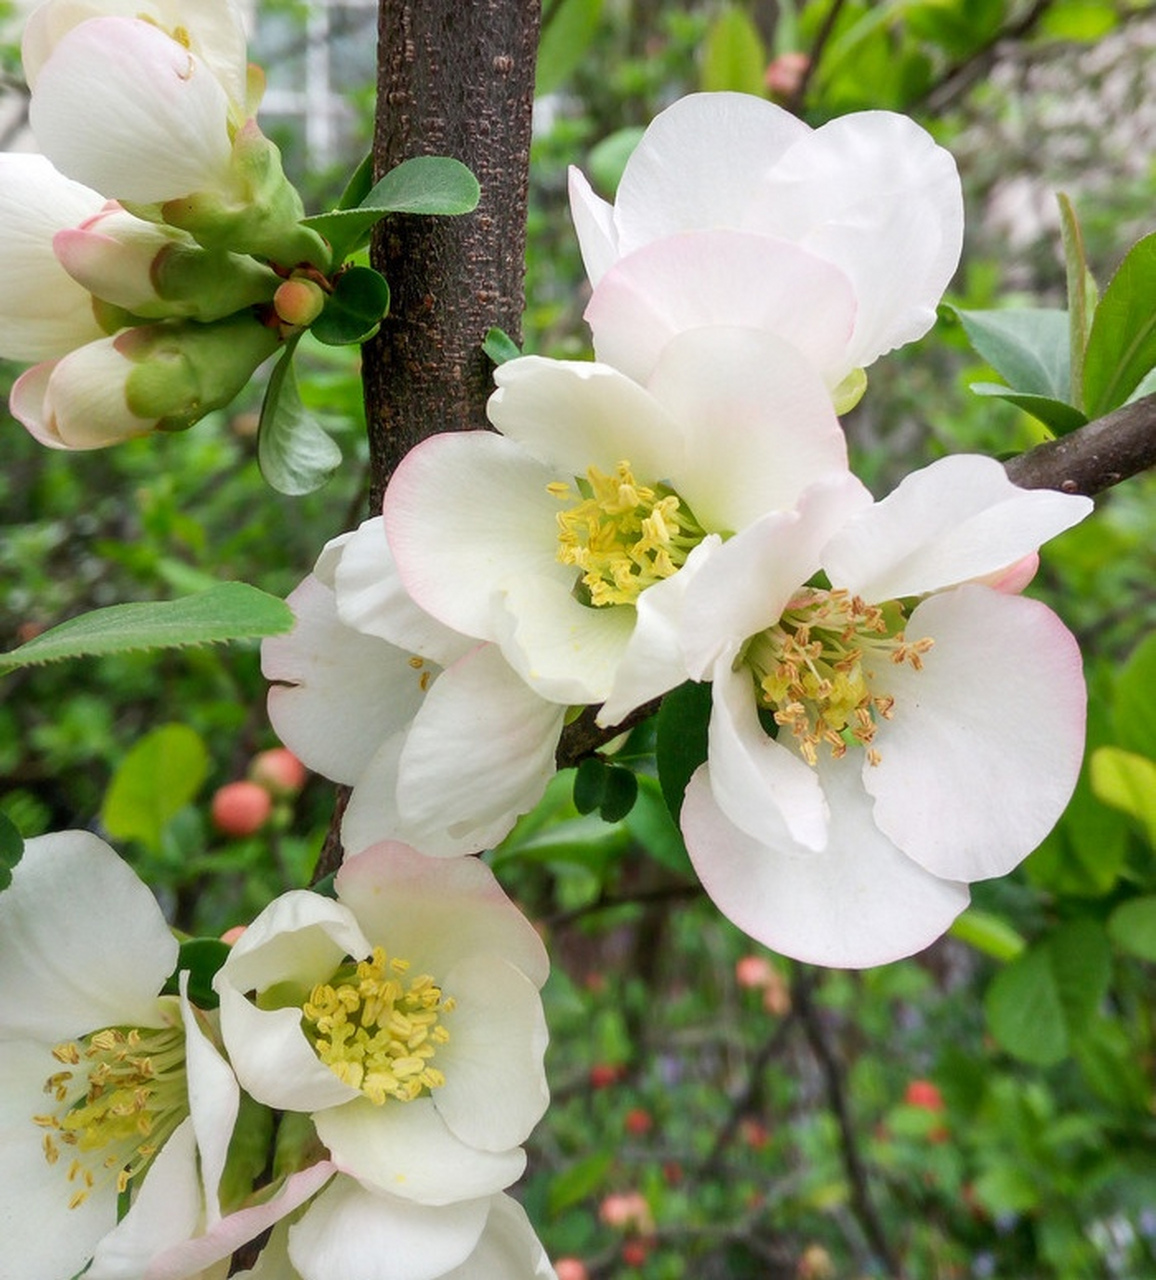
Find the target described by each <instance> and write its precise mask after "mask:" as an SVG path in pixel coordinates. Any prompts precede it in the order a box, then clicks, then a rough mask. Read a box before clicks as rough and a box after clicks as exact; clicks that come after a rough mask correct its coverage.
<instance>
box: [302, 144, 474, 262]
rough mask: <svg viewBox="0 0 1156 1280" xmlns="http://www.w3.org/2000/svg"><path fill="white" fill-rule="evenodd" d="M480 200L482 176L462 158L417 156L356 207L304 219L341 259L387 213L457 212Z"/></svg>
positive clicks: (335, 256) (467, 210)
mask: <svg viewBox="0 0 1156 1280" xmlns="http://www.w3.org/2000/svg"><path fill="white" fill-rule="evenodd" d="M480 198H481V187H479V186H478V180H477V178H475V177H474V175H473V174H472V173H471V172H470V171H469V169H467V168H466V166H465V165H464V164H462V162H461V161H460V160H453V159H451V158H450V157H449V156H414V157H413V158H412V159H411V160H403V161H402V162H401V164H399V165H397V166H396V168H393V169H391V170H390V171H389V172H388V173H387V174H386V175H385V177H384V178H382V179H381V181H380V182H379V183H378V184H377V185H376V186H375V187H373V189H372V190H371V191H370V192H369V193H368V195H366V197H365V199H364V200H362V201H361V203H360V204H359V205H358V206H357V207H356V208H355V209H344V208H338V209H334V210H332V211H331V212H330V213H318V214H314V215H313V217H311V218H304V219H302V221H303V222H304V224H305V226H307V227H312V229H313V230H314V231H316V232H318V234H320V235H323V236H324V237H325V238H326V240H328V241H329V243H330V245H331V246H332V247H333V256H334V260H335V261H338V262H340V261H344V259H345V258H347V257H348V256H349V255H350V254H351V253H352V252H353V251H354V250H355V249H357V248H359V247H360V246H361V245H363V244H364V243H365V242H366V241H367V240H368V239H369V232H370V231H371V230H372V229H373V227H374V226H375V225H376V224H377V223H378V222H380V221H381V219H382V218H384V217H385V215H386V214H387V213H417V214H440V215H450V216H452V215H457V214H462V213H469V212H470V211H471V210H472V209H476V208H477V206H478V200H479V199H480Z"/></svg>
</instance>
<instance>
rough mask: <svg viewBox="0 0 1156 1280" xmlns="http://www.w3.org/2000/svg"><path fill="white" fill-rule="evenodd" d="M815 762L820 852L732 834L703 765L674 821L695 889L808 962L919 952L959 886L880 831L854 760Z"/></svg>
mask: <svg viewBox="0 0 1156 1280" xmlns="http://www.w3.org/2000/svg"><path fill="white" fill-rule="evenodd" d="M840 763H843V764H845V763H846V759H845V760H844V761H843V762H840ZM820 767H821V770H822V774H823V786H824V789H825V790H826V792H827V796H828V799H829V800H830V805H831V833H830V839H829V840H828V842H827V848H826V849H825V850H824V851H823V852H821V853H819V852H815V851H814V850H811V849H804V848H802V847H801V846H799V845H796V844H794V843H793V842H791V841H789V840H787V841H775V842H774V843H765V842H762V841H759V840H756V839H753V838H752V837H751V836H749V835H747V834H746V833H744V832H742V831H740V830H739V829H738V828H737V827H735V826H734V825H732V824H731V823H730V822H728V821H727V818H726V816H725V814H724V813H723V812H722V810H721V809H720V808H719V807H718V804H717V802H716V800H715V798H714V795H713V792H712V777H711V770H710V767H709V766H706V765H704V766H702V768H701V769H700V770H699V771H698V772H697V773H696V774H695V776H694V777H693V778H692V779H691V782H690V786H689V787H688V788H687V791H686V799H685V801H684V802H683V806H682V817H681V820H680V821H681V826H682V832H683V835H684V836H685V837H686V847H687V850H688V852H689V853H690V857H691V861H692V862H693V863H694V868H695V871H697V872H698V875H699V878H700V879H701V880H702V883H703V887H704V888H705V889H706V891H707V893H708V894H709V895H710V897H711V900H712V901H713V902H714V903H715V905H716V906H717V907H718V908H719V910H720V911H722V913H723V915H725V916H726V917H727V918H728V919H730V920H731V921H733V923H734V924H736V925H738V927H739V928H740V929H742V931H743V932H744V933H746V934H748V935H749V936H750V937H752V938H754V939H756V941H758V942H762V943H763V944H764V945H765V946H768V947H770V948H771V949H772V950H774V951H778V952H780V953H781V954H782V955H786V956H791V957H793V958H794V959H796V960H803V961H806V962H807V963H809V964H823V965H831V966H834V967H839V968H854V969H859V968H865V967H867V966H869V965H876V964H885V963H888V962H889V961H891V960H898V959H900V958H901V957H903V956H907V955H911V954H913V953H914V952H916V951H920V950H922V949H923V948H924V947H926V946H928V945H929V944H930V943H931V942H933V941H934V940H935V939H936V938H938V937H939V936H940V935H941V934H942V933H944V932H945V931H946V930H947V928H948V927H949V925H950V924H951V922H952V920H954V919H955V917H956V916H957V915H958V914H959V913H960V912H961V911H962V910H963V908H964V907H965V906H966V905H967V901H968V893H967V886H966V885H963V884H956V883H954V882H952V881H949V880H940V879H937V878H936V877H935V876H932V875H929V874H928V873H927V872H926V871H924V870H923V869H922V868H921V867H919V866H917V865H916V864H915V863H914V862H912V861H911V860H910V859H909V858H906V857H904V856H903V854H901V853H900V852H899V851H898V850H897V849H896V848H895V847H894V845H892V844H891V842H890V841H889V840H888V839H887V838H886V837H885V836H883V835H882V834H880V832H879V831H878V830H877V829H876V828H875V825H874V823H873V822H872V821H871V813H870V809H869V807H868V805H869V802H868V799H867V797H866V795H865V794H864V793H863V789H862V785H861V784H860V782H859V780H858V776H857V770H856V769H855V768H854V766H852V767H850V768H826V767H824V766H823V765H822V764H821V766H820Z"/></svg>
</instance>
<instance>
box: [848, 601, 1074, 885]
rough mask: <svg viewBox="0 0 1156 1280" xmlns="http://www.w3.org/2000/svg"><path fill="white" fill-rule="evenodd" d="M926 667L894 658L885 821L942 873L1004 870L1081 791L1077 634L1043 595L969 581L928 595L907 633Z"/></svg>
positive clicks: (881, 744)
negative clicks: (920, 645)
mask: <svg viewBox="0 0 1156 1280" xmlns="http://www.w3.org/2000/svg"><path fill="white" fill-rule="evenodd" d="M925 635H926V636H931V637H932V638H933V639H934V640H935V647H934V648H933V649H932V650H931V652H930V653H928V654H927V655H926V656H925V657H924V659H923V663H924V666H923V670H922V671H915V670H913V669H912V668H911V667H910V666H907V665H904V666H903V667H891V668H890V670H888V671H887V672H886V673H881V675H880V680H879V685H880V687H881V688H882V689H883V690H885V691H886V692H889V693H891V694H892V695H893V696H894V697H895V708H894V714H893V718H892V719H891V720H888V721H886V722H884V723H883V724H882V725H881V727H880V731H879V734H878V736H877V738H876V746H877V748H878V750H879V754H880V755H881V756H882V761H881V763H880V764H879V765H878V766H876V767H875V768H873V769H871V768H865V769H864V773H863V780H864V785H865V786H866V788H867V790H868V791H869V792H870V793H871V794H872V795H873V796H874V797H875V822H876V824H877V825H878V827H879V828H880V830H881V831H883V832H885V833H886V834H887V835H888V836H890V838H891V839H892V840H894V841H895V843H896V844H897V845H898V846H899V848H901V849H902V850H903V851H904V852H905V853H906V854H907V855H908V856H909V857H911V858H914V859H915V860H916V861H917V862H919V863H920V864H921V865H922V866H924V867H926V868H927V869H928V870H929V871H932V872H934V873H935V874H936V875H941V876H949V877H951V878H953V879H956V880H980V879H984V878H986V877H988V876H998V875H1004V874H1005V873H1006V872H1008V871H1010V870H1011V869H1012V867H1014V866H1016V865H1017V864H1018V863H1019V862H1020V861H1021V860H1022V859H1024V858H1026V857H1027V855H1028V854H1029V853H1031V851H1032V850H1033V849H1034V848H1035V847H1036V845H1038V844H1039V843H1040V841H1041V840H1042V839H1043V838H1044V836H1046V835H1047V833H1048V832H1049V831H1050V830H1051V828H1052V827H1053V826H1054V825H1055V823H1056V822H1057V821H1058V819H1059V817H1060V814H1061V813H1062V812H1063V811H1064V807H1065V806H1066V805H1067V802H1068V800H1069V798H1070V797H1071V794H1072V789H1073V788H1074V786H1075V784H1076V776H1077V774H1078V773H1079V769H1080V761H1081V759H1082V757H1083V748H1084V711H1085V693H1084V678H1083V671H1082V668H1081V663H1080V653H1079V649H1078V647H1077V645H1076V642H1075V639H1074V638H1073V637H1072V635H1071V633H1070V632H1069V631H1068V630H1067V629H1066V628H1065V627H1064V625H1063V623H1061V622H1060V620H1059V619H1058V618H1057V617H1056V615H1055V614H1054V613H1052V611H1051V610H1050V609H1048V608H1047V607H1046V606H1045V605H1043V604H1040V603H1039V601H1037V600H1027V599H1024V598H1023V597H1022V596H1007V595H1004V594H1002V593H1000V592H998V591H992V590H990V589H989V588H987V587H979V586H964V587H959V588H957V589H956V590H954V591H948V592H944V593H943V594H942V595H937V596H932V597H931V598H930V599H928V600H925V601H924V602H923V603H922V604H921V605H919V607H918V608H917V609H916V610H915V611H914V612H913V613H912V615H911V618H910V620H909V622H908V626H907V636H908V638H909V639H917V638H919V637H921V636H925Z"/></svg>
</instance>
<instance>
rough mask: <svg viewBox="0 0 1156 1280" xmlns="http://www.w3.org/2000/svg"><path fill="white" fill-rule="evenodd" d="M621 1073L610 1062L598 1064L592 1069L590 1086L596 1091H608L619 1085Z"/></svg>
mask: <svg viewBox="0 0 1156 1280" xmlns="http://www.w3.org/2000/svg"><path fill="white" fill-rule="evenodd" d="M620 1075H621V1072H620V1071H619V1069H618V1068H617V1067H615V1066H612V1065H611V1064H610V1063H609V1062H596V1063H595V1064H594V1066H592V1067H591V1068H590V1085H591V1087H592V1088H594V1089H608V1088H609V1087H610V1086H611V1085H612V1084H617V1083H618V1079H619V1076H620Z"/></svg>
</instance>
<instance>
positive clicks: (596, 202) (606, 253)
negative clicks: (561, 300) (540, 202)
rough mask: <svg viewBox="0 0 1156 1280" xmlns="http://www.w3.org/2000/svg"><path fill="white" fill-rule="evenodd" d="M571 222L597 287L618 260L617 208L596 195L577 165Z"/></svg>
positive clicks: (571, 178) (572, 173)
mask: <svg viewBox="0 0 1156 1280" xmlns="http://www.w3.org/2000/svg"><path fill="white" fill-rule="evenodd" d="M569 186H570V218H571V220H572V221H573V223H574V231H575V233H576V234H577V236H578V247H579V248H580V249H581V251H582V262H583V265H584V266H585V267H586V274H587V275H588V276H589V277H590V283H591V284H597V283H598V281H599V280H600V279H601V278H602V276H603V274H604V273H605V272H606V270H607V269H608V268H609V267H612V266H613V265H614V260H615V258H616V257H617V256H618V232H617V230H616V228H615V226H614V207H613V206H612V205H609V204H607V203H606V201H605V200H603V199H602V198H601V196H597V195H595V194H594V190H593V188H592V187H591V186H590V183H589V182H587V181H586V178H585V176H584V175H583V174H582V173H581V172H580V171H579V170H578V169H576V168H575V167H574V166H573V165H571V166H570V171H569Z"/></svg>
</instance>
